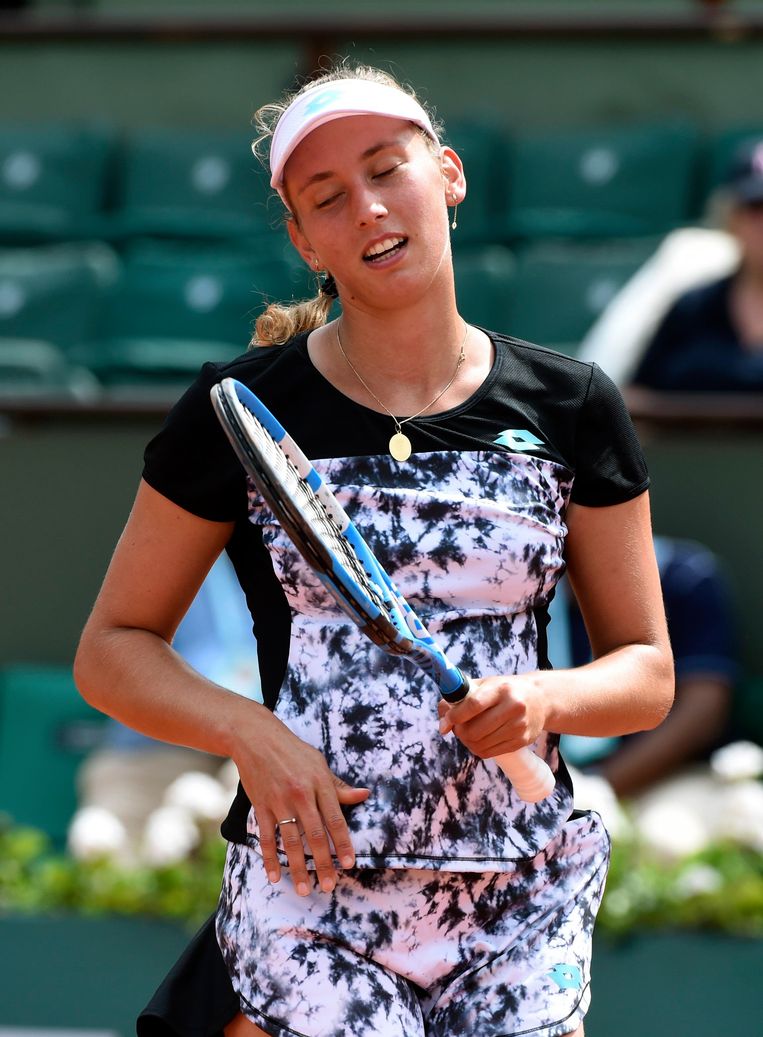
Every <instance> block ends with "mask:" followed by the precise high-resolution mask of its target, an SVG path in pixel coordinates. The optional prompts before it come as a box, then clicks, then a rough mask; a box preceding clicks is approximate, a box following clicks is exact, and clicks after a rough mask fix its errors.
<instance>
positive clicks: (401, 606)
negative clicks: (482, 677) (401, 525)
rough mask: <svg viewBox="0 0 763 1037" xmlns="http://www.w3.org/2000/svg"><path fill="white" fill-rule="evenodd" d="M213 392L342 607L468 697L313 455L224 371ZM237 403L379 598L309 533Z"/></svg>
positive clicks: (252, 466)
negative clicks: (311, 497)
mask: <svg viewBox="0 0 763 1037" xmlns="http://www.w3.org/2000/svg"><path fill="white" fill-rule="evenodd" d="M211 398H212V403H213V406H214V408H215V411H216V413H217V414H218V417H220V418H221V421H222V425H223V428H224V429H225V432H226V434H227V436H228V438H229V440H230V442H231V445H232V446H233V449H234V450H235V452H236V454H237V456H238V458H239V460H240V461H241V463H242V464H243V466H244V468H245V469H246V471H247V473H248V474H249V475H250V477H251V478H252V480H253V481H254V483H255V485H256V486H257V488H258V490H259V491H260V493H261V494H262V496H263V498H264V499H265V500H266V501H267V503H268V505H269V506H270V508H271V510H272V511H273V513H274V515H275V517H276V518H277V520H278V522H279V523H280V524H281V525H282V526H283V528H284V530H285V532H286V533H287V535H288V536H289V537H290V539H291V540H292V541H293V542H294V544H295V546H296V547H297V549H298V550H299V551H300V553H301V554H302V555H303V557H304V558H305V561H306V562H307V563H308V564H309V565H310V567H311V568H312V569H313V571H314V572H315V573H316V575H317V576H318V578H319V579H320V580H321V582H322V584H323V586H324V587H325V588H326V590H327V591H328V592H329V593H330V594H331V595H332V597H333V598H334V599H335V601H336V602H337V603H338V604H339V606H340V607H341V608H342V609H343V611H344V612H345V614H346V615H348V616H349V617H350V619H352V621H353V622H354V623H355V624H356V625H357V626H358V627H360V629H361V630H362V631H363V632H364V633H365V634H366V635H367V636H368V637H369V638H370V639H371V640H372V641H373V642H374V644H376V645H378V647H379V648H381V649H383V650H384V651H385V652H388V653H389V654H391V655H399V656H405V657H407V658H410V659H411V661H412V662H414V663H416V665H417V666H419V667H420V669H421V670H423V671H424V672H425V673H427V674H428V675H429V676H430V677H431V678H432V679H433V680H434V681H435V683H436V684H437V687H438V688H439V690H440V694H441V695H442V696H443V698H445V699H446V700H447V701H449V702H458V701H460V700H461V699H462V698H464V697H465V696H466V694H467V693H468V691H469V681H468V678H467V677H466V676H465V674H463V673H462V672H461V670H459V669H458V667H457V666H454V665H453V663H452V662H451V661H450V660H449V659H448V658H447V656H446V655H445V652H444V651H443V650H442V648H441V647H440V645H439V644H438V643H437V642H436V641H435V639H434V638H433V637H432V635H431V634H430V633H429V631H428V630H427V629H426V627H425V626H424V624H423V623H422V622H421V620H420V619H419V617H418V616H417V615H416V613H415V612H414V610H413V609H412V608H411V606H410V605H409V604H408V602H407V601H406V600H405V598H404V597H403V595H402V594H401V593H400V591H399V590H398V588H397V587H396V586H395V584H394V582H393V581H392V580H391V579H390V577H389V575H388V574H387V573H386V572H385V570H384V569H383V567H382V566H381V564H380V563H379V561H378V559H377V558H376V557H375V555H374V554H373V552H372V551H371V549H370V547H369V546H368V544H367V543H366V541H365V540H364V539H363V536H362V535H361V533H360V532H359V530H358V529H357V527H356V526H355V524H354V523H353V521H352V519H351V518H350V517H349V515H348V514H347V513H346V511H345V510H344V509H343V508H342V506H341V505H340V504H339V502H338V501H337V499H336V497H335V496H334V494H333V493H332V492H331V490H330V489H329V488H328V487H327V486H326V484H325V482H324V481H323V479H322V478H321V476H320V474H319V473H318V472H317V471H316V470H315V468H314V467H313V465H312V463H311V462H310V460H309V459H308V458H307V457H306V456H305V454H304V453H303V451H302V450H301V449H300V447H299V446H298V445H297V444H296V443H295V441H294V440H293V439H292V437H291V436H290V435H289V434H288V432H287V431H286V429H285V428H284V427H283V426H282V425H281V423H280V422H279V421H278V419H277V418H276V417H275V416H274V415H273V414H272V413H271V412H270V411H269V410H268V408H267V407H266V406H265V404H264V403H263V402H262V400H260V399H259V398H258V397H257V396H256V395H255V394H254V393H253V392H252V391H251V389H249V388H247V386H245V385H244V384H243V383H242V382H239V381H238V380H237V379H235V378H225V379H223V381H222V382H220V383H218V385H215V386H214V387H213V389H212V392H211ZM236 403H238V404H239V405H241V406H242V407H244V408H245V410H246V411H248V412H249V414H250V415H251V416H252V417H254V418H255V419H256V420H257V421H258V422H259V424H260V425H261V426H262V427H263V428H264V429H265V431H266V432H267V433H268V434H269V435H270V437H271V438H272V439H273V441H274V443H275V444H276V445H277V446H278V447H279V448H280V450H281V451H282V452H283V454H284V455H285V456H286V457H287V458H288V460H289V461H291V463H292V465H293V466H294V468H295V469H296V471H297V473H298V475H299V476H300V477H301V478H302V479H303V480H304V481H305V483H306V484H307V485H308V486H309V487H310V489H311V490H312V491H313V493H314V494H315V496H316V498H317V499H318V500H319V501H320V503H321V504H322V505H323V507H324V508H325V510H326V512H327V513H328V515H329V517H330V519H331V520H332V522H333V523H334V524H335V525H336V527H337V531H338V532H339V533H341V535H343V536H344V537H345V539H346V541H347V543H348V544H349V545H350V546H351V547H352V549H353V551H354V553H355V556H356V557H357V560H358V562H359V563H360V565H361V567H362V568H363V570H364V572H365V575H366V577H367V578H368V580H369V581H370V583H371V584H372V586H373V588H374V591H375V592H376V594H377V595H378V600H377V601H375V600H374V598H373V597H372V596H371V595H369V594H368V592H367V591H366V588H364V587H363V586H362V584H360V583H359V582H358V581H357V580H356V579H355V578H354V577H353V575H352V573H351V572H350V571H349V570H348V569H347V567H346V566H345V565H344V564H343V562H342V561H341V559H340V558H339V557H338V556H337V554H336V553H335V552H334V551H333V550H332V549H331V546H330V544H328V543H327V542H326V540H325V539H324V538H320V537H319V536H318V535H317V534H316V533H315V532H313V534H312V536H308V535H306V533H305V520H304V519H303V518H302V516H301V515H300V513H299V511H298V510H297V511H296V513H295V509H293V508H290V506H289V504H290V502H289V499H288V497H285V496H284V494H283V493H282V491H281V489H280V487H279V486H278V478H277V476H274V474H273V468H272V466H271V465H269V464H268V462H267V459H266V458H265V457H264V456H263V454H262V452H261V451H260V449H259V448H258V446H257V444H256V442H255V441H254V440H253V439H252V438H251V437H250V436H249V435H248V433H247V429H246V423H245V421H242V420H241V416H240V415H239V414H238V413H237V408H236ZM379 601H381V602H382V604H383V607H380V604H379Z"/></svg>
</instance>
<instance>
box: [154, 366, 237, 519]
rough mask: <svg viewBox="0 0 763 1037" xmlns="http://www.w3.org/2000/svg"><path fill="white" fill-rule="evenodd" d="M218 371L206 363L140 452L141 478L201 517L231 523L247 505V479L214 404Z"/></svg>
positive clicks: (219, 375) (218, 379) (175, 502)
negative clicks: (142, 453)
mask: <svg viewBox="0 0 763 1037" xmlns="http://www.w3.org/2000/svg"><path fill="white" fill-rule="evenodd" d="M220 379H221V374H220V372H219V370H218V368H217V367H216V365H215V364H205V365H204V367H203V368H202V369H201V372H200V374H199V376H198V378H197V379H196V381H195V382H194V383H193V385H191V387H190V388H189V389H188V390H187V391H186V392H185V393H184V395H183V396H182V397H181V398H180V399H179V400H178V402H177V403H176V404H175V406H174V407H173V408H172V410H171V411H170V413H169V414H168V415H167V418H166V420H165V422H164V424H163V426H162V428H161V429H160V431H159V432H158V433H157V435H156V436H154V438H153V439H152V440H151V442H150V443H149V444H148V446H147V447H146V450H145V452H144V455H143V462H144V466H143V478H144V479H145V480H146V482H147V483H148V484H149V485H150V486H152V487H153V488H154V489H155V490H158V492H159V493H161V494H162V495H163V496H165V497H167V498H169V500H171V501H172V502H173V503H174V504H177V505H179V506H180V507H181V508H184V509H185V510H186V511H190V512H191V513H192V514H194V515H198V516H199V517H200V518H205V519H210V520H212V521H214V522H231V521H234V520H235V519H237V518H239V517H240V516H241V514H242V510H243V509H245V507H246V480H245V477H244V473H243V469H242V468H241V465H240V463H239V461H238V459H237V457H236V455H235V454H234V453H233V450H232V448H231V446H230V443H229V442H228V440H227V438H226V436H225V433H224V432H223V430H222V427H221V425H220V423H219V421H218V420H217V417H216V415H215V412H214V408H213V407H212V403H211V400H210V398H209V393H210V390H211V388H212V386H213V385H214V384H215V383H216V382H219V381H220Z"/></svg>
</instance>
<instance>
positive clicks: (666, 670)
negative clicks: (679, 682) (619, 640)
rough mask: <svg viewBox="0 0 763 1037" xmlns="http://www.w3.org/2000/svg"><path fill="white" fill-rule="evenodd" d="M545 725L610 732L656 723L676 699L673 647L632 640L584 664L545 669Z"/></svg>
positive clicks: (592, 733) (573, 730)
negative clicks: (671, 653)
mask: <svg viewBox="0 0 763 1037" xmlns="http://www.w3.org/2000/svg"><path fill="white" fill-rule="evenodd" d="M538 677H539V679H540V682H541V695H542V697H543V699H544V710H545V718H546V719H545V724H544V726H545V728H546V730H548V731H552V732H554V733H558V734H575V735H589V736H591V737H607V736H610V735H622V734H630V733H632V732H634V731H645V730H649V729H651V728H654V727H656V726H657V725H658V724H660V723H661V722H662V721H663V720H664V719H665V717H666V716H667V714H668V711H669V710H670V706H671V704H672V702H673V691H674V679H673V665H672V658H671V655H670V651H669V649H667V647H662V646H661V645H646V644H633V645H623V646H622V647H620V648H617V649H615V650H614V651H612V652H609V653H608V654H606V655H603V656H601V657H600V658H598V659H596V660H595V661H594V662H591V663H588V664H586V665H585V666H579V667H575V668H574V669H568V670H555V671H541V673H539V674H538Z"/></svg>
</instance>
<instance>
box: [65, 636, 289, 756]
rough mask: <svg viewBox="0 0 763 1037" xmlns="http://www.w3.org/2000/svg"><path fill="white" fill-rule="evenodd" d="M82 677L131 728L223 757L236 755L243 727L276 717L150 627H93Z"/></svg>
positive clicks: (95, 700) (77, 670)
mask: <svg viewBox="0 0 763 1037" xmlns="http://www.w3.org/2000/svg"><path fill="white" fill-rule="evenodd" d="M74 676H75V681H76V684H77V687H78V689H79V691H80V694H81V695H82V696H83V698H85V699H86V700H87V701H88V702H89V703H90V704H91V705H92V706H94V707H95V708H96V709H99V710H101V711H102V712H104V713H107V714H108V715H109V716H112V717H114V718H115V719H116V720H119V721H120V722H122V723H123V724H126V725H127V726H128V727H131V728H134V729H135V730H137V731H140V732H142V733H143V734H145V735H148V736H149V737H152V738H157V739H160V740H162V741H165V742H171V743H173V744H176V745H184V746H189V747H190V748H193V749H199V750H201V751H203V752H208V753H213V754H216V755H219V756H229V757H233V758H235V756H236V753H237V747H238V745H239V744H240V740H241V738H242V736H243V732H244V731H251V730H252V728H253V727H254V726H258V725H260V724H262V723H267V722H268V721H269V720H271V721H272V719H273V718H272V714H271V713H270V711H269V710H267V709H266V708H265V707H264V706H262V705H260V704H259V703H256V702H252V701H251V700H248V699H245V698H243V697H242V696H240V695H236V694H234V693H233V692H230V691H227V690H226V689H224V688H222V687H220V686H219V685H216V684H214V683H213V682H212V681H209V680H207V679H206V678H204V677H202V676H201V674H199V673H197V672H196V671H195V670H194V669H192V668H191V667H190V666H189V665H188V664H187V663H186V662H185V661H184V660H183V659H182V658H181V657H180V656H179V655H178V654H177V653H176V652H175V651H174V650H173V649H172V648H171V647H170V645H168V644H167V643H166V641H164V640H163V638H161V637H159V636H158V635H156V634H154V633H152V632H150V631H148V630H140V629H131V628H114V629H108V630H97V631H95V630H88V629H86V630H85V633H84V634H83V637H82V641H81V643H80V647H79V650H78V652H77V657H76V659H75V664H74Z"/></svg>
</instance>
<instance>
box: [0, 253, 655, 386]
mask: <svg viewBox="0 0 763 1037" xmlns="http://www.w3.org/2000/svg"><path fill="white" fill-rule="evenodd" d="M657 240H658V239H652V238H646V239H629V240H626V241H619V240H618V241H608V242H605V243H601V242H600V243H595V244H591V243H579V242H572V243H564V242H548V243H546V242H542V243H539V244H533V245H532V246H529V247H527V248H526V249H523V250H517V251H512V250H510V249H508V248H507V247H506V246H504V245H488V246H478V245H467V246H460V247H459V248H458V249H457V250H456V251H455V253H454V263H455V267H456V282H457V286H458V293H459V306H460V308H461V311H462V313H463V314H464V316H465V317H466V318H467V319H468V320H470V321H472V322H474V323H476V324H479V325H481V326H483V327H489V328H493V329H495V330H499V331H506V332H509V333H511V334H514V335H517V336H519V337H521V338H527V339H530V340H532V341H536V342H539V343H542V344H546V345H550V346H554V347H557V348H562V349H564V350H566V351H568V352H574V351H575V350H576V349H577V345H578V343H579V342H580V340H581V339H582V337H583V336H584V334H585V333H586V331H587V330H588V328H589V327H590V326H591V324H592V323H593V322H594V320H595V319H596V318H597V317H598V316H599V314H600V313H601V311H602V309H603V308H604V306H605V305H606V304H607V303H608V302H609V300H610V299H611V298H612V296H613V295H614V294H615V293H616V292H617V291H618V290H619V288H620V287H622V285H623V284H624V283H625V281H626V280H627V279H628V278H629V277H630V276H631V275H632V274H633V273H635V271H636V270H637V269H638V267H639V266H640V265H641V264H642V263H643V262H644V261H645V259H646V258H647V257H648V256H649V255H650V254H651V252H652V251H653V249H654V248H655V246H656V243H657ZM271 243H272V244H274V251H273V252H272V254H270V255H268V254H266V252H265V251H264V250H261V251H253V250H251V248H249V247H246V248H245V247H242V246H240V245H234V244H230V243H229V244H227V245H226V246H223V245H222V244H220V243H217V244H215V245H211V244H210V243H201V244H199V243H188V242H186V243H181V242H177V241H154V240H143V241H140V242H135V243H133V245H132V246H131V247H130V248H128V249H126V250H125V251H124V252H123V253H121V254H120V253H117V252H116V251H115V250H114V249H113V248H111V247H110V246H109V245H107V244H105V243H103V242H98V243H72V244H68V245H64V244H59V245H53V246H38V247H36V248H25V249H22V248H16V249H5V250H0V394H4V395H6V396H7V395H8V394H9V393H12V392H16V391H22V392H24V391H41V390H43V389H49V390H65V391H67V392H69V393H74V394H75V395H80V396H88V395H92V394H93V393H94V392H95V393H97V392H99V391H100V389H101V388H102V387H104V386H105V387H112V388H113V387H116V386H129V385H140V386H143V387H146V386H151V385H156V386H159V387H166V386H167V385H169V384H171V385H173V386H175V385H178V386H179V385H183V384H186V383H187V382H188V381H189V380H190V378H191V377H192V376H193V374H194V373H195V372H196V371H197V370H198V369H199V367H200V365H201V364H202V363H203V362H204V361H205V360H218V361H225V360H229V359H231V358H233V357H234V356H236V355H238V354H240V353H242V352H243V351H244V350H245V348H246V346H247V344H248V342H249V340H250V338H251V334H252V327H253V323H254V320H255V319H256V317H257V315H258V314H259V313H260V312H261V311H262V309H263V306H264V304H265V302H266V301H269V300H281V301H285V302H288V301H289V300H291V299H297V298H304V297H306V296H309V295H312V294H313V293H314V291H315V285H314V282H313V281H312V276H311V275H310V273H309V271H308V270H307V268H306V267H305V266H304V264H302V263H301V261H300V260H299V259H298V258H297V256H296V253H294V251H293V250H292V249H290V246H288V245H287V244H285V243H281V242H280V240H279V239H278V238H276V237H273V238H272V240H271Z"/></svg>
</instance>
